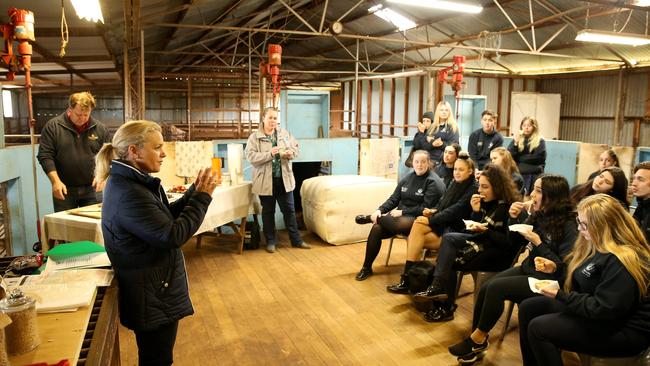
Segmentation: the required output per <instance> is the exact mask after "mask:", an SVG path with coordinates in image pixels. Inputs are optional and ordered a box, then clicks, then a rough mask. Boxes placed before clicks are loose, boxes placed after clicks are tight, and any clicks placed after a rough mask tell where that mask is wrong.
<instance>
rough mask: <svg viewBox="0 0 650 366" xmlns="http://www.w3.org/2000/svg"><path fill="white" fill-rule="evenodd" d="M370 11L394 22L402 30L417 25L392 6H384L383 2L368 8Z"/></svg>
mask: <svg viewBox="0 0 650 366" xmlns="http://www.w3.org/2000/svg"><path fill="white" fill-rule="evenodd" d="M368 12H369V13H372V14H375V15H376V16H378V17H380V18H381V19H383V20H385V21H387V22H389V23H391V24H393V25H394V26H396V27H397V29H399V30H400V31H405V30H407V29H411V28H414V27H415V26H416V25H417V24H415V22H414V21H412V20H411V19H409V18H407V17H405V16H403V15H402V14H400V13H398V12H396V11H395V10H393V9H391V8H384V6H383V5H381V4H378V5H375V6H373V7H371V8H370V9H368Z"/></svg>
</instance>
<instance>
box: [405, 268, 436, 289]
mask: <svg viewBox="0 0 650 366" xmlns="http://www.w3.org/2000/svg"><path fill="white" fill-rule="evenodd" d="M434 269H435V266H434V265H433V263H431V262H429V261H417V262H415V263H413V265H412V266H411V268H410V269H409V273H408V279H409V280H408V284H409V293H411V294H415V293H418V292H421V291H424V290H426V289H427V287H429V285H430V284H431V282H433V271H434Z"/></svg>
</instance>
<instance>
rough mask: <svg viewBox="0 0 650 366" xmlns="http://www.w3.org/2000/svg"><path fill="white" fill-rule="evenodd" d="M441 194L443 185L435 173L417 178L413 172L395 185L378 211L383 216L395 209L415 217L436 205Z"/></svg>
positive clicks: (428, 172)
mask: <svg viewBox="0 0 650 366" xmlns="http://www.w3.org/2000/svg"><path fill="white" fill-rule="evenodd" d="M443 193H445V185H444V183H443V182H442V179H440V177H438V176H437V175H436V173H433V172H431V171H427V172H426V173H424V174H423V175H420V176H419V175H417V174H415V171H413V172H410V173H408V174H407V175H406V176H405V177H404V178H402V179H401V180H400V181H399V183H397V187H395V191H393V194H392V195H391V196H390V197H389V198H388V199H387V200H386V202H384V204H383V205H381V206H379V208H378V210H379V211H381V213H382V214H385V213H388V212H390V211H391V210H393V209H395V208H397V209H398V210H402V215H404V216H412V217H417V216H420V215H422V210H423V209H425V208H431V207H433V206H435V205H437V204H438V201H439V200H440V197H441V196H442V195H443Z"/></svg>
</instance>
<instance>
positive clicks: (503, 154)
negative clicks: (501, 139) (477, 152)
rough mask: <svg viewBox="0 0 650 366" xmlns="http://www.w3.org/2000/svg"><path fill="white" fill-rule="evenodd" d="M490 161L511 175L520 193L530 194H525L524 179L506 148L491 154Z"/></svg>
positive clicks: (498, 148) (497, 149) (499, 148)
mask: <svg viewBox="0 0 650 366" xmlns="http://www.w3.org/2000/svg"><path fill="white" fill-rule="evenodd" d="M490 160H491V161H492V164H496V165H498V166H500V167H502V168H503V170H505V171H506V173H509V174H510V176H512V180H513V181H514V182H515V186H516V187H517V191H519V192H520V193H522V194H524V193H530V192H524V178H523V177H522V176H521V174H519V169H518V168H517V163H515V161H514V159H512V155H511V154H510V151H508V149H506V148H505V147H497V148H496V149H494V150H492V152H490Z"/></svg>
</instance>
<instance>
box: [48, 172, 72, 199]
mask: <svg viewBox="0 0 650 366" xmlns="http://www.w3.org/2000/svg"><path fill="white" fill-rule="evenodd" d="M47 177H48V178H50V182H51V183H52V195H54V197H55V198H57V199H60V200H64V199H65V195H67V194H68V187H66V186H65V184H64V183H63V182H62V181H61V179H60V178H59V174H58V173H57V172H56V170H52V171H51V172H49V173H47Z"/></svg>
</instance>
